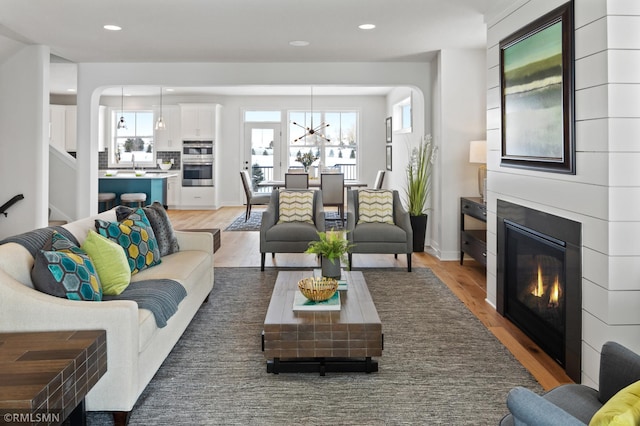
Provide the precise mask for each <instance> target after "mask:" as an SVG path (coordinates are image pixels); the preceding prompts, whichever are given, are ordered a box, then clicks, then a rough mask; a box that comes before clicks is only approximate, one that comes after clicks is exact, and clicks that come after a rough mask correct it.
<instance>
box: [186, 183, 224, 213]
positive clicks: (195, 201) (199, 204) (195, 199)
mask: <svg viewBox="0 0 640 426" xmlns="http://www.w3.org/2000/svg"><path fill="white" fill-rule="evenodd" d="M214 197H215V188H214V187H212V186H183V187H182V191H181V192H180V207H181V208H183V209H189V208H200V209H213V208H215V200H214Z"/></svg>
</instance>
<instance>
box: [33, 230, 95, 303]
mask: <svg viewBox="0 0 640 426" xmlns="http://www.w3.org/2000/svg"><path fill="white" fill-rule="evenodd" d="M56 234H57V236H56ZM51 239H52V242H51V246H52V248H53V250H51V251H48V250H39V251H38V252H37V253H36V257H35V260H34V263H33V269H32V270H31V280H32V281H33V286H34V288H36V289H37V290H40V291H41V292H43V293H47V294H50V295H52V296H57V297H62V298H65V297H66V298H67V299H70V300H88V301H96V302H99V301H101V300H102V286H101V285H100V278H99V277H98V273H97V272H96V269H95V267H94V265H93V262H92V261H91V258H90V257H89V256H87V254H86V253H85V252H84V251H83V250H81V249H80V248H79V247H77V246H75V245H74V244H73V243H71V242H70V241H69V240H68V239H66V238H65V237H64V236H62V234H58V233H57V232H55V233H54V235H52V238H51ZM69 243H71V245H69ZM56 247H58V248H60V250H61V251H56Z"/></svg>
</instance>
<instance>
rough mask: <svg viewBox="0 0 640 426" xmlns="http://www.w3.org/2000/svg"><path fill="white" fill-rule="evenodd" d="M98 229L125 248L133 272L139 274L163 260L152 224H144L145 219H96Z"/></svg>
mask: <svg viewBox="0 0 640 426" xmlns="http://www.w3.org/2000/svg"><path fill="white" fill-rule="evenodd" d="M145 219H146V217H145ZM133 223H135V224H133ZM147 223H148V221H147ZM96 230H97V231H98V233H99V234H100V235H102V236H103V237H107V238H109V239H110V240H113V241H115V242H117V243H118V244H120V246H121V247H122V248H123V249H124V252H125V254H126V255H127V262H128V263H129V268H130V269H131V274H137V273H138V272H140V271H142V270H143V269H146V268H149V267H151V266H154V265H157V264H159V263H160V262H161V260H160V250H159V249H158V243H157V242H156V237H155V235H154V234H153V230H152V229H151V226H150V225H148V226H144V223H143V221H137V220H136V221H134V220H131V221H125V222H107V221H104V220H101V219H96Z"/></svg>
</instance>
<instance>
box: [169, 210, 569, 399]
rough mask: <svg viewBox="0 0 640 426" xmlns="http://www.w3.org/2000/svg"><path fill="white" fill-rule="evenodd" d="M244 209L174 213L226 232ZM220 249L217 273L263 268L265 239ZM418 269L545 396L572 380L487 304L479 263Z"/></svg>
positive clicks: (426, 257)
mask: <svg viewBox="0 0 640 426" xmlns="http://www.w3.org/2000/svg"><path fill="white" fill-rule="evenodd" d="M242 213H244V207H223V208H221V209H218V210H169V217H170V218H171V221H172V223H173V226H174V228H176V229H199V228H220V229H221V230H223V229H224V228H226V227H227V226H228V225H229V224H230V223H231V222H232V221H233V220H234V219H235V218H236V217H237V216H239V215H240V214H242ZM221 244H222V245H221V248H220V250H218V252H217V253H216V255H215V265H216V266H218V267H240V266H245V267H246V266H254V267H255V266H260V251H259V244H260V234H259V233H258V232H237V231H234V232H221ZM353 263H354V266H356V267H382V268H385V267H401V268H404V267H406V259H405V258H404V257H403V256H398V259H395V258H394V257H393V256H391V255H358V254H354V255H353ZM412 263H413V265H412V266H413V267H414V268H420V267H428V268H431V270H432V271H433V272H434V273H435V274H436V276H438V278H440V280H442V282H444V283H445V284H446V285H447V286H448V287H449V288H450V289H451V291H452V292H453V293H454V294H455V295H456V296H457V297H458V298H459V299H460V300H461V301H462V302H463V303H464V304H465V305H466V306H467V307H468V309H469V310H470V311H471V312H472V313H473V314H474V315H475V316H476V317H478V319H479V320H480V321H481V322H482V323H483V324H484V326H485V327H487V329H488V330H489V331H491V332H492V333H493V334H494V335H495V336H496V338H498V340H500V342H502V344H503V345H504V346H505V347H506V348H507V349H508V350H509V351H511V353H512V354H513V355H514V357H515V358H516V359H517V360H518V361H519V362H520V363H521V364H522V365H523V366H524V367H525V368H526V369H527V370H529V372H531V374H532V375H533V376H534V377H535V378H536V380H538V382H540V384H541V385H542V387H543V388H544V389H545V390H548V389H551V388H553V387H556V386H558V385H559V384H562V383H571V382H572V381H571V379H570V378H569V377H568V376H567V375H566V374H565V372H564V371H563V370H562V368H561V367H560V366H559V365H558V364H557V363H556V362H555V361H553V360H552V359H551V358H550V357H549V356H547V355H546V354H545V353H544V352H543V351H542V350H541V349H540V348H539V347H538V346H537V345H536V344H535V343H533V342H532V341H531V339H529V338H528V337H527V336H525V335H524V333H522V332H521V331H520V330H519V329H518V328H517V327H515V326H514V325H513V324H511V322H509V321H508V320H507V319H505V318H504V317H502V316H501V315H500V314H498V313H497V312H496V310H495V309H494V308H493V307H492V306H491V305H490V304H489V303H487V302H486V301H485V299H486V273H485V269H484V267H483V266H482V265H480V264H479V263H477V262H476V261H474V260H466V259H465V261H464V264H463V265H460V263H459V262H458V261H451V262H443V261H440V260H438V259H437V258H435V257H434V256H431V255H430V254H428V253H414V255H413V261H412ZM315 265H316V262H315V258H314V257H313V256H310V255H306V254H295V253H292V254H278V255H277V256H276V257H275V259H272V258H271V256H267V261H266V266H283V267H285V266H305V267H313V266H315Z"/></svg>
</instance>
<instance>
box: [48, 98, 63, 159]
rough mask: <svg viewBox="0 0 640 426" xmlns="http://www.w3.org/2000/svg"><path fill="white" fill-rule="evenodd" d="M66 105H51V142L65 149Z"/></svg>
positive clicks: (61, 149)
mask: <svg viewBox="0 0 640 426" xmlns="http://www.w3.org/2000/svg"><path fill="white" fill-rule="evenodd" d="M65 139H66V135H65V107H64V106H63V105H49V143H50V144H51V145H53V146H55V147H56V148H58V149H59V150H60V151H65V150H66V147H65Z"/></svg>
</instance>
